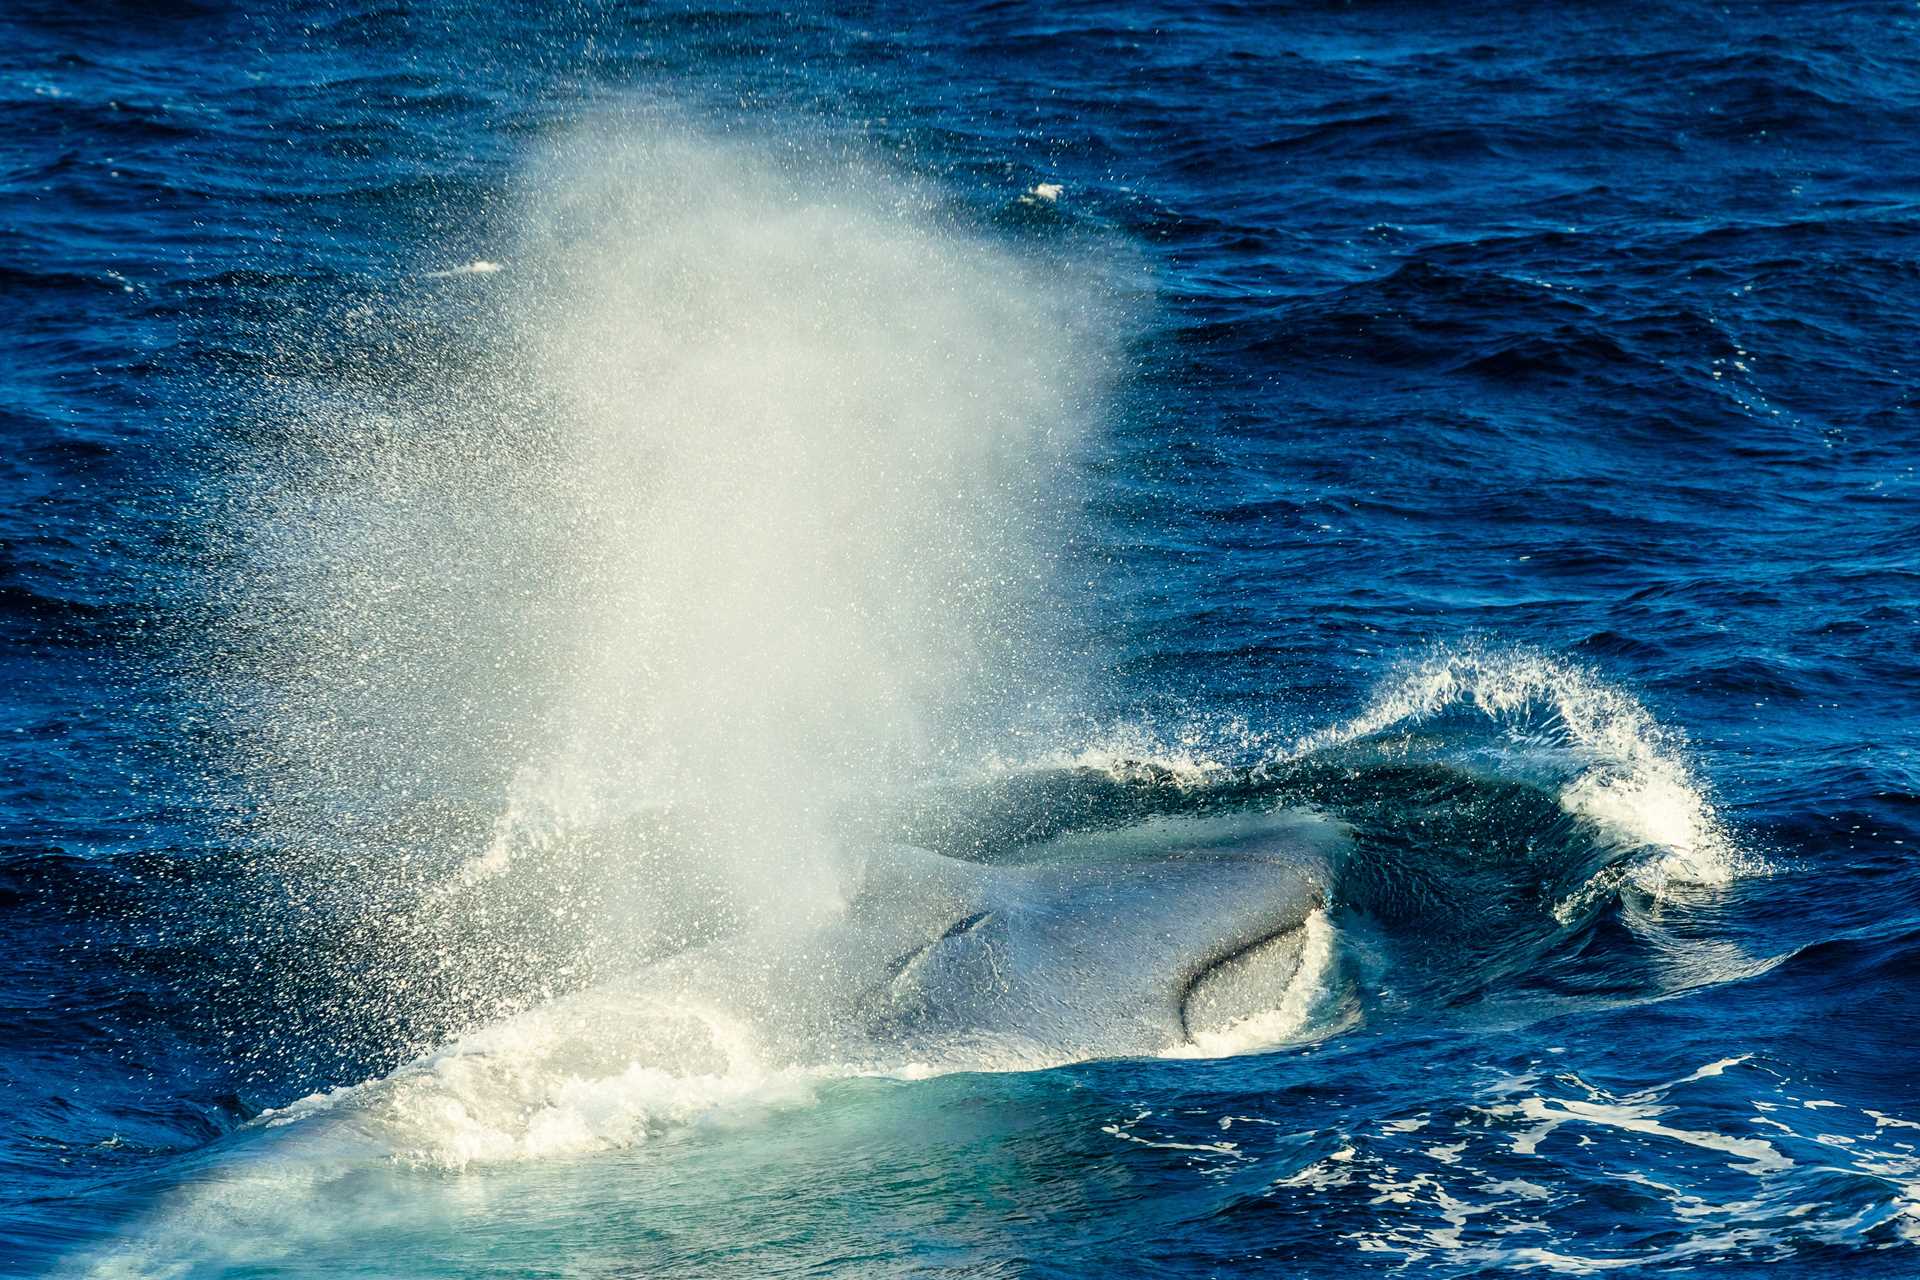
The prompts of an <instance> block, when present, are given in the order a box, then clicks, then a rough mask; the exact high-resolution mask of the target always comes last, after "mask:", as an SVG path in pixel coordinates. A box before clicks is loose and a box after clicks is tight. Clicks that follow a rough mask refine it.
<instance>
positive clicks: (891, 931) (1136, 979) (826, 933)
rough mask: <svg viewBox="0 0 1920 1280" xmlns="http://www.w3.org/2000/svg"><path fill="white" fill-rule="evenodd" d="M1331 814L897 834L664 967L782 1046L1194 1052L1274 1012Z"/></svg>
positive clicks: (902, 1051) (957, 1057) (1325, 852)
mask: <svg viewBox="0 0 1920 1280" xmlns="http://www.w3.org/2000/svg"><path fill="white" fill-rule="evenodd" d="M1343 843H1344V832H1343V829H1341V828H1340V827H1338V826H1337V824H1334V823H1332V822H1331V821H1329V820H1327V819H1324V818H1321V817H1319V816H1318V815H1315V814H1310V813H1306V812H1304V811H1289V812H1284V813H1281V814H1260V815H1254V816H1253V817H1251V818H1246V817H1242V818H1236V819H1229V820H1224V821H1219V820H1216V821H1211V822H1210V821H1206V820H1192V819H1188V820H1166V821H1159V822H1152V823H1147V824H1142V825H1141V826H1139V827H1136V828H1132V829H1128V830H1126V831H1123V832H1119V833H1111V832H1109V833H1100V834H1098V835H1095V836H1091V837H1089V836H1082V837H1078V838H1069V839H1064V840H1056V841H1051V842H1048V843H1047V844H1045V845H1042V846H1040V847H1038V848H1036V849H1031V850H1024V851H1022V855H1021V857H1020V859H1019V860H1018V861H1015V862H1011V863H1007V862H1002V863H981V862H974V861H969V860H966V859H961V858H955V857H949V856H942V855H939V854H935V853H932V852H929V851H927V850H924V849H917V848H912V847H906V846H891V847H884V848H878V849H873V850H869V851H866V852H865V853H864V854H863V855H862V856H861V857H860V858H859V859H858V860H857V862H856V865H855V867H854V869H853V873H852V875H851V876H850V877H849V882H850V884H851V886H852V888H851V892H850V893H848V894H847V895H846V897H845V900H844V905H843V907H842V908H841V909H840V910H839V911H837V912H835V913H832V914H831V915H830V918H829V919H827V920H826V921H825V922H812V921H810V922H808V923H806V924H805V925H804V926H803V927H801V928H798V929H795V930H792V931H790V932H787V933H785V934H784V935H782V934H781V933H780V932H779V931H775V933H774V934H772V935H769V934H768V933H764V932H763V933H761V934H760V935H758V936H755V937H752V938H749V939H744V940H730V941H728V942H725V943H721V944H717V945H715V946H711V947H708V948H703V949H701V950H699V951H696V952H694V953H690V954H687V955H684V956H681V957H677V958H676V959H675V960H674V961H672V962H670V963H668V964H666V965H664V966H662V967H661V968H660V969H659V970H658V971H657V972H656V974H655V975H654V978H655V980H656V981H658V982H661V983H662V984H663V985H664V986H665V987H666V988H668V989H670V990H672V991H674V992H675V993H677V995H678V996H679V997H680V998H682V999H684V1000H686V1001H688V1002H690V1003H694V1004H705V1005H707V1006H709V1007H715V1008H722V1007H724V1008H727V1009H730V1010H732V1011H733V1012H734V1013H736V1014H737V1015H738V1016H741V1017H743V1018H744V1019H745V1020H746V1021H747V1022H748V1023H749V1024H750V1025H752V1026H753V1027H754V1028H755V1029H756V1032H757V1034H758V1036H759V1038H760V1039H761V1041H762V1042H763V1043H764V1044H765V1045H766V1046H767V1047H768V1049H769V1051H770V1052H772V1054H773V1055H774V1057H775V1058H777V1059H778V1060H779V1061H781V1062H783V1063H791V1062H801V1061H809V1060H812V1061H827V1060H832V1061H841V1062H846V1061H865V1062H876V1063H877V1062H885V1061H890V1060H902V1059H911V1060H916V1061H959V1062H965V1061H969V1060H972V1061H977V1062H981V1063H987V1064H991V1063H994V1062H1001V1061H1005V1062H1068V1061H1078V1060H1085V1059H1091V1058H1105V1057H1131V1056H1146V1055H1157V1054H1165V1053H1168V1052H1180V1051H1185V1050H1198V1049H1200V1048H1202V1047H1204V1046H1206V1045H1208V1044H1210V1043H1218V1042H1219V1040H1220V1037H1221V1036H1223V1035H1224V1034H1225V1033H1227V1032H1228V1031H1229V1030H1230V1029H1231V1028H1233V1027H1235V1026H1241V1025H1245V1024H1248V1023H1249V1022H1250V1021H1252V1020H1256V1019H1259V1018H1261V1017H1262V1016H1263V1015H1266V1014H1269V1013H1271V1012H1272V1011H1273V1010H1274V1009H1275V1008H1276V1005H1277V1003H1278V1002H1279V1001H1281V1000H1282V999H1284V997H1285V996H1286V994H1287V992H1288V990H1289V984H1290V983H1291V982H1292V980H1293V979H1294V977H1295V976H1296V974H1297V972H1298V971H1299V969H1300V967H1301V965H1302V963H1303V960H1304V959H1305V957H1306V954H1307V952H1308V949H1309V948H1308V944H1309V941H1310V938H1309V933H1310V930H1309V928H1308V925H1309V921H1310V919H1311V918H1312V917H1313V916H1314V914H1315V913H1316V912H1320V911H1322V910H1323V909H1324V908H1325V906H1326V905H1327V901H1328V885H1329V881H1330V878H1331V875H1332V871H1333V868H1334V865H1335V863H1336V861H1337V857H1338V854H1339V852H1340V850H1341V848H1342V847H1343Z"/></svg>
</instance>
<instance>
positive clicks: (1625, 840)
mask: <svg viewBox="0 0 1920 1280" xmlns="http://www.w3.org/2000/svg"><path fill="white" fill-rule="evenodd" d="M1459 708H1465V709H1470V710H1473V711H1476V712H1478V713H1480V714H1481V715H1484V716H1486V717H1487V718H1488V719H1490V720H1492V721H1494V722H1496V723H1497V724H1499V725H1500V726H1502V727H1503V729H1505V730H1506V732H1507V735H1508V742H1507V744H1506V745H1507V748H1508V751H1509V754H1510V755H1511V756H1512V757H1514V758H1515V760H1516V761H1518V762H1521V763H1523V764H1524V765H1525V766H1526V767H1533V768H1546V769H1548V770H1551V771H1554V772H1556V773H1559V774H1561V775H1563V776H1562V777H1561V778H1560V779H1559V800H1560V805H1561V807H1562V808H1563V809H1565V810H1566V811H1567V812H1568V813H1572V814H1576V815H1578V816H1580V817H1582V818H1585V819H1586V820H1587V821H1589V822H1591V823H1593V824H1594V826H1595V827H1597V828H1598V829H1599V830H1600V831H1601V832H1602V834H1604V835H1606V836H1607V837H1609V838H1610V839H1613V840H1615V841H1617V842H1618V843H1620V844H1621V845H1622V846H1625V847H1631V848H1634V849H1638V850H1642V851H1643V852H1642V854H1641V856H1639V857H1638V858H1637V859H1636V860H1635V862H1634V863H1633V866H1632V875H1633V877H1634V879H1635V881H1636V882H1637V883H1639V884H1640V886H1641V887H1642V888H1644V889H1646V890H1647V891H1649V892H1652V893H1656V894H1658V893H1661V892H1663V891H1664V890H1665V889H1667V888H1668V887H1669V886H1671V885H1676V884H1700V885H1717V884H1724V883H1726V882H1727V881H1729V880H1731V879H1732V878H1733V877H1734V876H1736V875H1737V874H1740V873H1742V872H1748V871H1754V870H1759V869H1760V865H1759V863H1758V861H1757V860H1756V859H1754V858H1752V857H1751V856H1750V855H1747V854H1745V853H1743V852H1742V851H1741V850H1740V849H1738V848H1737V847H1736V845H1735V844H1734V842H1733V839H1732V837H1731V835H1730V833H1729V832H1728V830H1727V828H1726V826H1725V824H1724V823H1723V822H1722V821H1721V819H1720V817H1719V814H1718V812H1717V810H1716V808H1715V806H1714V804H1713V802H1712V801H1711V800H1710V799H1709V798H1708V795H1707V791H1706V788H1705V786H1704V784H1703V783H1702V782H1701V781H1700V779H1699V778H1698V777H1697V776H1696V775H1695V773H1694V771H1693V769H1692V767H1691V765H1690V764H1689V762H1688V759H1687V747H1686V743H1685V740H1684V738H1682V737H1681V735H1679V734H1678V733H1676V732H1675V731H1673V730H1671V729H1668V728H1666V727H1665V726H1663V725H1661V724H1660V723H1659V722H1658V721H1656V720H1655V719H1654V717H1653V715H1652V714H1651V713H1650V712H1649V711H1648V710H1647V709H1646V707H1645V706H1644V705H1642V704H1641V703H1640V702H1639V701H1638V700H1637V699H1636V698H1634V697H1633V696H1632V695H1631V694H1629V693H1628V692H1626V691H1625V690H1623V689H1621V688H1619V687H1618V686H1616V685H1614V684H1612V683H1610V682H1608V681H1606V680H1605V679H1603V678H1602V677H1600V676H1599V675H1598V674H1596V673H1595V672H1593V671H1592V670H1590V669H1588V668H1586V667H1584V666H1581V665H1579V664H1577V663H1574V662H1571V661H1569V660H1567V659H1565V658H1560V657H1555V656H1552V655H1549V654H1544V653H1539V652H1536V651H1533V650H1528V649H1521V648H1494V647H1487V646H1482V645H1466V646H1462V647H1459V648H1442V649H1438V650H1435V651H1434V652H1433V653H1431V654H1430V655H1428V656H1427V657H1426V658H1424V659H1422V660H1420V661H1417V662H1414V663H1412V664H1410V665H1409V666H1407V667H1406V668H1404V669H1403V670H1401V671H1400V672H1399V673H1398V674H1397V675H1396V676H1394V677H1392V678H1390V679H1389V680H1388V681H1387V682H1386V684H1385V685H1383V686H1382V687H1381V689H1380V690H1379V691H1378V692H1377V693H1376V694H1375V695H1374V697H1373V699H1372V701H1371V702H1370V703H1369V704H1368V706H1367V707H1366V709H1365V710H1363V711H1362V712H1361V713H1360V714H1359V715H1357V716H1355V717H1353V718H1351V719H1349V720H1345V721H1342V722H1340V723H1338V724H1335V725H1332V726H1329V727H1327V728H1325V729H1322V730H1319V731H1317V732H1315V733H1312V734H1309V735H1307V736H1306V737H1304V738H1302V739H1301V740H1299V741H1298V742H1296V743H1293V744H1292V745H1291V746H1290V747H1289V748H1287V750H1286V751H1284V752H1283V753H1282V754H1281V757H1280V758H1281V759H1295V758H1298V757H1300V756H1303V755H1306V754H1308V753H1310V752H1315V751H1323V750H1327V749H1331V748H1336V747H1340V746H1344V745H1346V744H1348V743H1352V742H1356V741H1359V740H1361V739H1364V738H1370V737H1373V736H1375V735H1378V734H1382V733H1385V732H1388V731H1389V730H1392V729H1396V728H1400V727H1402V726H1411V725H1417V724H1419V723H1421V722H1422V721H1425V720H1429V719H1431V718H1433V717H1435V716H1438V715H1440V714H1441V713H1443V712H1447V711H1450V710H1454V709H1459ZM1578 906H1579V904H1578V903H1576V902H1568V903H1565V904H1562V908H1563V910H1564V911H1565V912H1566V913H1568V914H1571V913H1572V912H1573V911H1575V910H1577V908H1578Z"/></svg>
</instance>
